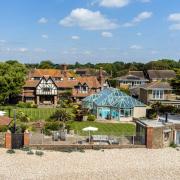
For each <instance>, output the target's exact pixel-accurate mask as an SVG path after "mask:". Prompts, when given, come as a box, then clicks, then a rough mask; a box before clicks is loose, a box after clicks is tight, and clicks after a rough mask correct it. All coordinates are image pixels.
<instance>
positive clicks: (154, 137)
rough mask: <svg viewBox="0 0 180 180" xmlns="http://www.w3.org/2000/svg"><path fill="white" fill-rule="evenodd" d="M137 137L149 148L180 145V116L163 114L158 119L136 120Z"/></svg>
mask: <svg viewBox="0 0 180 180" xmlns="http://www.w3.org/2000/svg"><path fill="white" fill-rule="evenodd" d="M136 137H137V139H138V140H139V141H140V142H141V143H142V144H146V146H147V148H153V149H154V148H163V147H168V146H170V145H171V144H176V145H177V146H180V116H179V115H168V116H166V117H165V116H161V117H159V119H158V120H138V121H136Z"/></svg>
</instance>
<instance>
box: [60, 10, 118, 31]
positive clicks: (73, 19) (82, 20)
mask: <svg viewBox="0 0 180 180" xmlns="http://www.w3.org/2000/svg"><path fill="white" fill-rule="evenodd" d="M59 24H60V25H62V26H65V27H72V26H79V27H82V28H83V29H87V30H107V29H115V28H117V27H118V25H117V24H116V23H115V22H113V21H112V20H110V19H108V18H106V17H105V16H104V15H102V14H101V13H100V12H99V11H96V12H93V11H90V10H88V9H83V8H78V9H74V10H72V11H71V13H70V15H69V16H67V17H65V18H64V19H62V20H61V21H60V22H59Z"/></svg>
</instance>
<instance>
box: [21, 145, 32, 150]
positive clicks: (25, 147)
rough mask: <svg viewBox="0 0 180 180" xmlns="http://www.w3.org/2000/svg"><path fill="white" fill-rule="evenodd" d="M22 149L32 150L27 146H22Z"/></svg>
mask: <svg viewBox="0 0 180 180" xmlns="http://www.w3.org/2000/svg"><path fill="white" fill-rule="evenodd" d="M21 150H22V151H30V150H31V149H30V148H29V147H27V146H24V147H23V148H21Z"/></svg>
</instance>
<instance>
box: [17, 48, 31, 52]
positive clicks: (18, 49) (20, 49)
mask: <svg viewBox="0 0 180 180" xmlns="http://www.w3.org/2000/svg"><path fill="white" fill-rule="evenodd" d="M14 50H15V51H17V52H23V53H24V52H27V51H28V49H27V48H17V49H14Z"/></svg>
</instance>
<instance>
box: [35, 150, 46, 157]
mask: <svg viewBox="0 0 180 180" xmlns="http://www.w3.org/2000/svg"><path fill="white" fill-rule="evenodd" d="M35 154H36V155H37V156H43V155H44V152H42V151H36V153H35Z"/></svg>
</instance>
